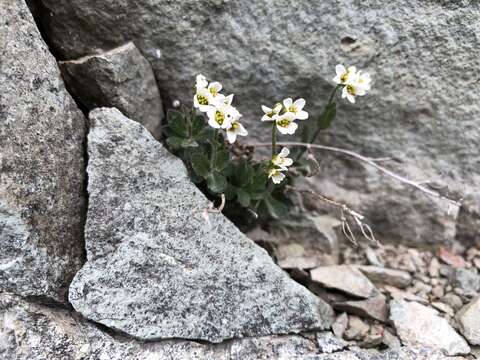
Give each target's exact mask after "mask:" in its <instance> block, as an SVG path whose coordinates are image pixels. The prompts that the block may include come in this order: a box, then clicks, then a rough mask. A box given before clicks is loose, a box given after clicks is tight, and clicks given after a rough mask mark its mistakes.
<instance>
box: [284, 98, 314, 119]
mask: <svg viewBox="0 0 480 360" xmlns="http://www.w3.org/2000/svg"><path fill="white" fill-rule="evenodd" d="M283 106H284V108H285V110H286V111H287V112H291V113H293V114H294V115H295V119H298V120H305V119H308V113H307V112H306V111H305V110H303V108H304V106H305V100H304V99H297V100H295V102H293V100H292V99H291V98H287V99H285V100H283Z"/></svg>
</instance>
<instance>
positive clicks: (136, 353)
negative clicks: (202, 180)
mask: <svg viewBox="0 0 480 360" xmlns="http://www.w3.org/2000/svg"><path fill="white" fill-rule="evenodd" d="M323 334H328V333H323ZM309 337H311V338H312V339H310V338H309ZM0 339H1V341H0V359H2V360H3V359H5V360H46V359H48V360H83V359H85V360H87V359H88V360H133V359H134V360H164V359H165V360H167V359H168V360H170V359H171V360H177V359H181V360H259V359H275V360H327V359H329V360H346V359H349V360H352V359H353V360H444V359H445V360H446V358H445V357H443V356H440V354H439V353H438V352H436V351H432V350H429V349H426V348H411V349H410V348H402V349H398V350H395V351H394V352H387V353H385V354H379V353H375V352H367V351H363V350H360V349H355V351H339V352H336V353H333V354H327V353H322V350H321V349H320V347H319V346H318V343H317V341H316V339H315V336H314V335H313V336H310V335H308V337H307V336H305V335H304V336H298V335H289V336H266V337H260V338H245V339H235V340H230V341H226V342H225V343H222V344H216V345H212V344H199V343H197V342H191V341H184V340H164V341H158V342H140V341H136V340H133V339H129V338H127V337H123V336H120V335H114V336H112V335H108V334H106V333H104V332H103V331H101V330H100V329H99V328H97V327H96V326H94V325H92V324H91V323H89V322H86V321H84V320H82V319H81V318H79V317H78V316H76V315H73V314H71V313H70V312H68V311H66V310H61V309H54V308H48V307H45V306H42V305H37V304H34V303H29V302H26V301H25V300H23V299H20V298H19V297H17V296H13V295H10V294H5V293H2V294H0ZM427 355H428V357H427ZM449 359H450V360H452V358H449Z"/></svg>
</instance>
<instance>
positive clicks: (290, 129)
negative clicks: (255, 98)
mask: <svg viewBox="0 0 480 360" xmlns="http://www.w3.org/2000/svg"><path fill="white" fill-rule="evenodd" d="M304 107H305V100H304V99H298V100H295V102H294V101H293V100H292V99H291V98H287V99H285V100H283V102H282V103H277V104H275V105H274V106H273V107H272V108H269V107H267V106H265V105H262V110H263V112H264V113H265V115H263V117H262V119H261V120H262V121H275V125H276V127H277V129H278V131H279V132H280V133H281V134H288V135H293V134H294V133H295V131H296V130H297V128H298V124H297V123H296V122H295V120H305V119H308V113H307V112H306V111H305V110H303V108H304Z"/></svg>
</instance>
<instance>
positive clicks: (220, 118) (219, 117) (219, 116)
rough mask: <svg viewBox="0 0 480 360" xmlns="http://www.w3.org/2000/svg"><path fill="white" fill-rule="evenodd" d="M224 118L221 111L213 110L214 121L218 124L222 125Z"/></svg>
mask: <svg viewBox="0 0 480 360" xmlns="http://www.w3.org/2000/svg"><path fill="white" fill-rule="evenodd" d="M224 120H225V115H224V114H223V113H221V112H220V111H217V112H215V121H216V122H217V123H218V125H222V124H223V121H224Z"/></svg>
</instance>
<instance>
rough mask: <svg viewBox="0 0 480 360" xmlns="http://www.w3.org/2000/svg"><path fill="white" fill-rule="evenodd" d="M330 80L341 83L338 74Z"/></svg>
mask: <svg viewBox="0 0 480 360" xmlns="http://www.w3.org/2000/svg"><path fill="white" fill-rule="evenodd" d="M332 81H333V82H334V83H336V84H341V83H342V81H341V80H340V76H338V75H337V76H335V77H334V78H333V79H332Z"/></svg>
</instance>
